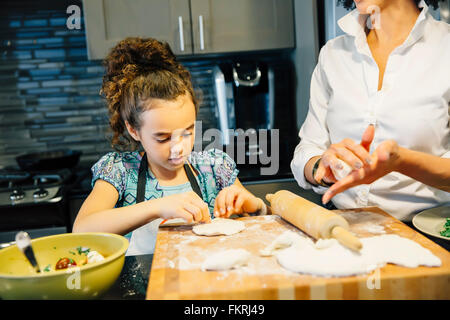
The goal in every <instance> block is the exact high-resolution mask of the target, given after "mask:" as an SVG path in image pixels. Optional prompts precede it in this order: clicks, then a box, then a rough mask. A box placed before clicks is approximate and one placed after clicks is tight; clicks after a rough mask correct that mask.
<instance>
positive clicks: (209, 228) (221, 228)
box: [192, 218, 245, 236]
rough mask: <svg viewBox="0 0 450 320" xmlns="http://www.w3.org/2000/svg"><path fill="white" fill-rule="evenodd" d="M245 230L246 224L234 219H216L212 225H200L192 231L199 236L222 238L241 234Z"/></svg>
mask: <svg viewBox="0 0 450 320" xmlns="http://www.w3.org/2000/svg"><path fill="white" fill-rule="evenodd" d="M244 229H245V223H244V222H242V221H236V220H232V219H222V218H215V219H213V220H212V221H211V223H205V224H199V225H196V226H194V227H193V228H192V231H193V232H194V233H195V234H197V235H199V236H221V235H226V236H229V235H232V234H235V233H239V232H241V231H242V230H244Z"/></svg>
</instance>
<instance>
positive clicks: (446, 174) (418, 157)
mask: <svg viewBox="0 0 450 320" xmlns="http://www.w3.org/2000/svg"><path fill="white" fill-rule="evenodd" d="M392 171H396V172H399V173H402V174H404V175H406V176H409V177H411V178H413V179H415V180H417V181H420V182H422V183H424V184H427V185H429V186H431V187H434V188H438V189H440V190H443V191H446V192H450V159H448V158H440V157H437V156H434V155H430V154H426V153H423V152H418V151H413V150H409V149H406V148H402V147H399V146H398V144H397V143H396V142H395V141H393V140H388V141H384V142H382V143H381V144H380V145H379V146H378V148H377V149H376V150H375V151H374V152H373V155H372V162H371V164H370V165H365V166H364V167H363V168H361V169H359V170H354V171H352V172H351V173H350V174H349V175H348V176H347V177H345V178H344V179H342V180H340V181H338V182H336V183H335V184H334V185H333V186H331V187H330V188H329V189H328V191H327V192H326V193H325V194H324V195H323V198H322V202H323V203H327V202H328V201H330V200H331V198H332V197H334V196H335V195H336V194H338V193H341V192H343V191H345V190H347V189H349V188H352V187H354V186H357V185H360V184H370V183H372V182H374V181H375V180H377V179H379V178H381V177H383V176H385V175H386V174H388V173H390V172H392Z"/></svg>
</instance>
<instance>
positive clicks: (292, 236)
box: [259, 230, 312, 257]
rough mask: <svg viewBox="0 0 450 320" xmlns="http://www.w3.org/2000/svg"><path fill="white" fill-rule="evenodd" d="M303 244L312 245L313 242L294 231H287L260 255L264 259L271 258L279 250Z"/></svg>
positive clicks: (261, 251) (260, 252) (260, 251)
mask: <svg viewBox="0 0 450 320" xmlns="http://www.w3.org/2000/svg"><path fill="white" fill-rule="evenodd" d="M301 242H308V243H312V240H311V239H309V238H306V237H303V236H301V235H299V234H298V233H295V232H293V231H290V230H288V231H285V232H283V233H282V234H280V235H279V236H278V237H277V238H276V239H275V240H273V241H272V243H271V244H269V245H268V246H267V247H265V248H264V249H262V250H259V254H260V255H261V256H263V257H270V256H272V255H274V254H275V252H276V251H277V250H280V249H284V248H287V247H290V246H291V245H293V244H294V243H296V244H297V245H300V244H301Z"/></svg>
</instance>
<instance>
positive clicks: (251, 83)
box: [233, 67, 261, 87]
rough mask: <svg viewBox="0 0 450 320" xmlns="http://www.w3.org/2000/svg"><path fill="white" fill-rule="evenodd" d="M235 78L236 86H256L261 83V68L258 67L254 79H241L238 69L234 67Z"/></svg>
mask: <svg viewBox="0 0 450 320" xmlns="http://www.w3.org/2000/svg"><path fill="white" fill-rule="evenodd" d="M233 80H234V83H235V84H236V87H239V86H244V87H254V86H257V85H259V81H260V80H261V71H260V70H259V68H256V77H255V78H254V79H247V80H245V79H241V78H239V75H238V73H237V71H236V69H235V68H234V67H233Z"/></svg>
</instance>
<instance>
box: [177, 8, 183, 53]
mask: <svg viewBox="0 0 450 320" xmlns="http://www.w3.org/2000/svg"><path fill="white" fill-rule="evenodd" d="M178 29H179V32H180V50H181V51H182V52H183V51H184V29H183V17H182V16H179V17H178Z"/></svg>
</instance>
